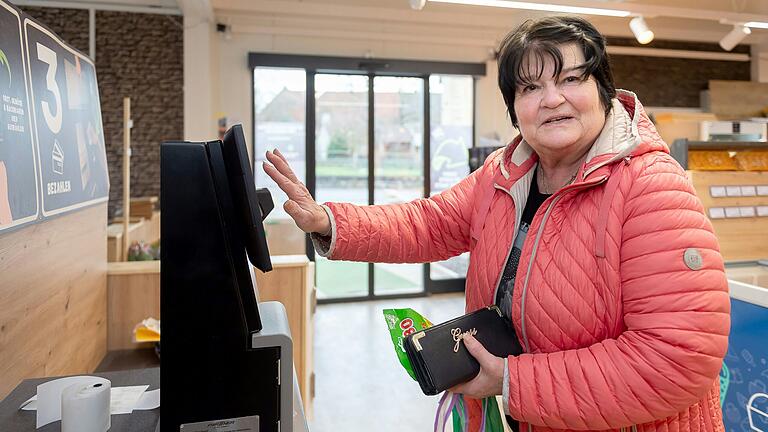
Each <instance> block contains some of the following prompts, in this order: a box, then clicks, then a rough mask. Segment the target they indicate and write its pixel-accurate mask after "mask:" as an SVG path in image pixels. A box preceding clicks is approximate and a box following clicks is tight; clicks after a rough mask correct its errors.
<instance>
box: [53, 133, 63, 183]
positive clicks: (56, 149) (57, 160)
mask: <svg viewBox="0 0 768 432" xmlns="http://www.w3.org/2000/svg"><path fill="white" fill-rule="evenodd" d="M51 160H52V162H53V172H54V173H56V174H59V175H63V174H64V152H63V151H62V150H61V146H60V145H59V141H58V140H54V141H53V150H52V151H51Z"/></svg>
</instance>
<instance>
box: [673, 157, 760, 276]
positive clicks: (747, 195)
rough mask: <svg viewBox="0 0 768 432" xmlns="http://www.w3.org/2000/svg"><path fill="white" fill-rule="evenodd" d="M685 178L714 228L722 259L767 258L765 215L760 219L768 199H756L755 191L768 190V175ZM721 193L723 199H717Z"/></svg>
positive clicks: (691, 174)
mask: <svg viewBox="0 0 768 432" xmlns="http://www.w3.org/2000/svg"><path fill="white" fill-rule="evenodd" d="M688 176H689V177H690V179H691V181H692V182H693V186H694V188H696V194H697V195H698V196H699V199H701V202H702V204H704V212H705V213H706V214H707V215H708V216H709V218H710V220H711V221H712V226H713V227H714V228H715V234H716V235H717V239H718V241H719V242H720V252H721V253H722V255H723V258H724V259H725V260H726V261H742V260H757V259H763V258H768V215H761V213H762V212H763V211H764V209H768V195H759V189H758V186H763V187H768V172H761V171H753V172H750V171H688ZM729 187H730V189H729ZM736 189H738V193H736ZM753 189H754V195H753ZM742 191H743V192H744V193H742ZM729 192H730V193H729ZM723 193H724V194H725V196H720V195H723ZM713 195H714V196H713ZM750 208H751V209H752V210H751V211H750V210H749V209H750ZM720 209H722V212H723V214H724V216H723V217H720V216H721V215H720V211H721V210H720ZM737 212H738V213H739V214H738V215H737V214H736V213H737ZM751 212H754V215H752V213H751Z"/></svg>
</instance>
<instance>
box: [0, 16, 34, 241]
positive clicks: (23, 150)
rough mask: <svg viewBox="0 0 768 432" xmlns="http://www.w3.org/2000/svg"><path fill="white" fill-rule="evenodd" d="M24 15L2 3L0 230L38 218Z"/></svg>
mask: <svg viewBox="0 0 768 432" xmlns="http://www.w3.org/2000/svg"><path fill="white" fill-rule="evenodd" d="M21 19H22V18H21V15H20V13H19V12H18V11H17V10H15V9H13V8H12V7H10V6H8V5H6V4H5V3H2V2H0V230H3V229H7V228H11V227H14V226H17V225H20V224H23V223H26V222H30V221H34V220H36V219H37V217H38V213H39V212H38V207H39V206H38V202H39V200H38V186H37V185H38V181H37V164H36V163H35V148H34V145H33V142H32V126H31V114H30V112H29V96H28V94H29V92H28V84H27V74H26V71H25V67H24V49H23V48H24V44H23V41H22V37H21V36H22V35H21Z"/></svg>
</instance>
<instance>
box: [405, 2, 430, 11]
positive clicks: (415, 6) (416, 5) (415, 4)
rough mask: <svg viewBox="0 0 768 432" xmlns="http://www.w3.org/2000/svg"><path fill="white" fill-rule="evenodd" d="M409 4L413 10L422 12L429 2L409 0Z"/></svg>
mask: <svg viewBox="0 0 768 432" xmlns="http://www.w3.org/2000/svg"><path fill="white" fill-rule="evenodd" d="M409 2H410V4H411V9H413V10H422V9H424V5H425V4H427V0H409Z"/></svg>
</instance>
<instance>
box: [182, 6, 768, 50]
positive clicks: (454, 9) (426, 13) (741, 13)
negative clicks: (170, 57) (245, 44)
mask: <svg viewBox="0 0 768 432" xmlns="http://www.w3.org/2000/svg"><path fill="white" fill-rule="evenodd" d="M180 1H184V0H180ZM529 1H532V2H539V3H546V1H542V0H529ZM550 2H551V3H558V4H569V5H573V6H587V7H602V8H611V9H614V8H615V9H624V10H629V11H631V12H634V13H637V14H642V15H644V16H645V17H646V22H647V23H648V25H649V26H650V27H651V29H652V30H653V31H654V32H655V33H656V37H657V38H658V39H671V40H689V41H700V42H717V41H719V40H720V38H722V37H723V36H724V35H725V34H726V33H728V32H729V31H730V30H731V29H732V28H733V27H732V25H731V24H721V23H720V22H718V20H720V19H721V18H723V17H728V18H736V19H740V18H742V17H746V18H749V20H755V21H757V20H763V21H767V22H768V0H550ZM210 3H211V6H212V7H213V10H214V14H215V15H216V17H217V18H218V19H219V20H223V21H226V22H228V23H231V24H233V25H241V26H248V25H250V26H253V25H260V26H264V25H270V24H271V25H272V26H277V27H280V28H285V27H291V26H298V28H303V29H307V28H308V26H316V27H318V28H333V29H336V30H338V31H343V30H345V29H350V30H354V29H355V28H356V27H365V28H368V29H371V28H373V29H380V31H387V29H389V30H390V31H393V29H395V30H397V29H399V30H401V31H403V30H405V27H408V26H410V27H414V26H417V27H418V26H423V29H424V30H427V29H430V28H431V29H434V30H435V32H436V33H437V34H443V33H445V31H446V30H448V31H449V32H450V30H451V29H453V30H454V33H456V34H457V35H461V36H464V37H484V36H483V35H484V34H486V35H494V38H495V39H498V38H499V37H501V36H503V34H505V33H506V32H507V31H508V30H510V29H511V28H512V27H514V26H515V25H516V24H518V23H520V22H522V21H524V20H525V19H528V18H532V17H537V16H543V13H541V12H532V11H522V10H515V9H503V8H494V7H484V6H467V5H455V4H441V3H433V2H427V4H426V6H425V7H424V8H423V10H421V11H416V10H413V9H411V8H410V6H409V1H408V0H210ZM589 19H590V20H591V21H592V22H593V23H594V24H595V25H596V26H597V27H598V28H599V29H600V31H601V32H603V33H604V34H606V35H609V36H623V37H632V33H631V32H630V30H629V26H628V24H629V20H630V18H611V17H598V16H589ZM736 19H734V21H735V20H736ZM742 21H743V20H742ZM410 32H412V33H416V34H418V33H419V31H418V30H414V29H411V30H410ZM744 43H751V44H763V43H768V30H761V29H755V30H754V31H753V34H752V35H751V36H749V37H748V38H747V39H746V40H745V41H744Z"/></svg>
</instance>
